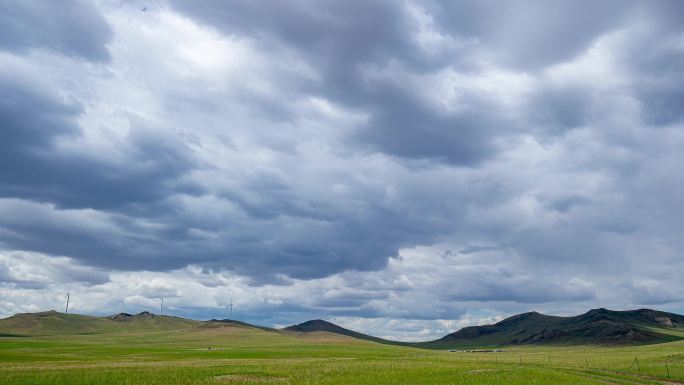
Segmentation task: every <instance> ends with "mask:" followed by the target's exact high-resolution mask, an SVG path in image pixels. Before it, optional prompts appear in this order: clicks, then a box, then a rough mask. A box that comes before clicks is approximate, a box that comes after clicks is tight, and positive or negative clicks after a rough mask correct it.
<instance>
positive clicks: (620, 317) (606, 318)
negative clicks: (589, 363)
mask: <svg viewBox="0 0 684 385" xmlns="http://www.w3.org/2000/svg"><path fill="white" fill-rule="evenodd" d="M671 330H684V316H680V315H678V314H673V313H666V312H660V311H655V310H648V309H640V310H630V311H611V310H607V309H594V310H590V311H588V312H587V313H585V314H581V315H578V316H574V317H557V316H549V315H544V314H540V313H537V312H530V313H523V314H519V315H516V316H513V317H509V318H507V319H505V320H503V321H501V322H498V323H496V324H494V325H484V326H471V327H466V328H463V329H461V330H459V331H457V332H455V333H451V334H449V335H447V336H445V337H443V338H440V339H438V340H435V341H430V342H425V343H421V344H418V346H420V347H428V348H448V347H465V346H497V345H499V346H500V345H519V344H580V343H581V344H648V343H659V342H667V341H673V340H677V339H680V337H677V336H674V335H671V334H669V333H668V332H669V331H671Z"/></svg>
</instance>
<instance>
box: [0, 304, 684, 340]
mask: <svg viewBox="0 0 684 385" xmlns="http://www.w3.org/2000/svg"><path fill="white" fill-rule="evenodd" d="M221 326H232V327H244V328H254V329H259V330H261V331H265V332H276V333H290V334H295V335H299V334H305V333H314V332H319V333H320V332H323V333H332V334H336V335H342V336H346V337H350V338H355V339H360V340H366V341H372V342H376V343H381V344H389V345H399V346H411V347H418V348H427V349H449V348H460V347H484V346H488V347H489V346H505V345H526V344H599V345H607V344H652V343H661V342H669V341H674V340H679V339H684V316H682V315H679V314H675V313H668V312H662V311H657V310H650V309H639V310H627V311H613V310H607V309H603V308H601V309H593V310H590V311H588V312H586V313H584V314H581V315H577V316H572V317H560V316H552V315H545V314H541V313H537V312H528V313H522V314H518V315H514V316H512V317H508V318H506V319H504V320H502V321H500V322H497V323H495V324H492V325H481V326H469V327H465V328H462V329H460V330H458V331H456V332H454V333H450V334H448V335H446V336H444V337H442V338H440V339H436V340H433V341H425V342H400V341H392V340H387V339H383V338H379V337H374V336H370V335H367V334H363V333H360V332H356V331H353V330H349V329H345V328H343V327H341V326H339V325H336V324H334V323H331V322H328V321H325V320H320V319H317V320H310V321H306V322H303V323H300V324H296V325H292V326H288V327H286V328H283V329H274V328H269V327H264V326H258V325H252V324H249V323H246V322H242V321H237V320H229V319H224V320H216V319H212V320H209V321H197V320H192V319H186V318H180V317H174V316H168V315H155V314H152V313H149V312H142V313H139V314H136V315H132V314H128V313H119V314H114V315H110V316H105V317H93V316H86V315H80V314H64V313H59V312H56V311H54V310H51V311H47V312H39V313H20V314H15V315H13V316H11V317H8V318H5V319H0V337H13V336H38V335H56V334H101V333H116V332H147V331H174V330H188V329H199V328H209V327H221Z"/></svg>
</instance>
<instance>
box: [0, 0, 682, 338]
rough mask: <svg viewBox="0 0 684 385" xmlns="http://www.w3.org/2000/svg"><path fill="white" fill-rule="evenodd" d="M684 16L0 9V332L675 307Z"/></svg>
mask: <svg viewBox="0 0 684 385" xmlns="http://www.w3.org/2000/svg"><path fill="white" fill-rule="evenodd" d="M682 11H683V10H682V5H681V3H680V2H678V1H659V2H640V1H634V2H631V1H630V2H624V1H620V2H611V1H608V2H601V3H600V4H595V2H589V1H586V2H585V1H580V2H577V1H567V2H566V1H561V2H553V3H549V4H541V5H540V4H539V3H538V2H525V1H523V2H517V3H514V4H513V3H509V2H503V1H488V2H481V1H477V2H475V1H473V2H471V1H459V2H440V1H425V2H412V1H411V2H409V1H407V2H404V3H396V2H389V1H387V2H386V1H375V2H370V3H369V2H365V1H364V2H360V1H359V2H357V1H346V2H334V1H322V2H321V1H315V2H314V1H305V0H301V1H294V2H291V3H290V4H289V5H288V7H285V8H283V7H281V6H279V5H278V2H274V3H273V4H270V5H268V6H265V5H264V4H263V3H261V4H259V5H258V6H257V5H256V4H255V3H254V2H250V1H234V2H223V3H216V2H213V1H197V2H192V3H188V2H176V1H161V2H152V3H149V4H130V3H128V4H121V3H119V2H116V1H98V2H94V3H91V2H88V1H83V2H71V3H69V4H68V5H56V4H54V3H52V2H35V3H31V5H27V4H25V3H23V2H9V3H4V4H3V5H1V6H0V25H2V27H0V32H1V33H0V36H2V37H1V38H0V90H2V91H0V121H1V122H2V124H1V125H0V135H2V140H0V293H2V297H3V301H2V303H3V304H2V305H0V306H1V307H0V314H5V315H9V314H11V313H13V312H18V311H34V310H38V309H46V308H51V307H57V306H59V305H58V304H59V301H60V297H59V295H55V296H54V298H53V297H51V296H45V293H46V292H50V293H55V292H63V291H66V290H70V291H71V292H73V293H77V298H79V297H80V298H82V301H83V302H81V303H80V304H79V302H78V301H76V302H75V303H74V306H75V309H79V306H80V310H82V311H84V312H93V313H97V314H105V313H108V312H113V311H123V310H126V309H129V308H139V309H143V308H144V309H146V308H147V307H152V308H154V307H156V305H154V304H155V303H156V302H155V301H156V298H157V297H160V296H164V297H168V298H173V299H171V300H170V301H171V302H169V303H170V304H172V303H174V302H175V305H170V306H175V311H176V312H177V313H178V314H182V315H188V316H195V317H209V316H219V315H220V314H222V313H221V310H220V309H221V307H222V306H224V305H225V300H226V296H229V295H230V293H231V292H232V293H233V294H234V295H236V297H237V301H238V304H239V305H240V306H239V308H241V309H242V311H243V312H242V313H241V314H242V316H243V318H245V319H249V320H252V321H254V322H262V323H268V324H272V325H275V324H277V325H284V324H288V323H291V322H295V321H297V322H299V321H302V320H303V319H304V318H307V317H313V316H318V317H335V319H336V320H338V321H339V322H341V323H343V324H345V325H347V326H354V327H356V328H357V329H363V330H366V331H372V332H375V333H376V334H379V335H385V336H395V337H400V338H406V339H419V338H423V337H426V336H437V335H439V334H440V333H444V332H447V331H449V330H450V329H453V328H457V327H459V326H464V325H466V324H468V323H477V322H481V321H483V320H485V321H491V320H495V319H497V317H500V316H501V315H503V314H511V313H514V312H518V311H524V310H530V309H536V310H547V311H552V312H559V313H573V312H575V311H582V310H585V308H586V307H591V306H599V305H600V306H608V307H634V306H650V307H653V306H657V307H660V308H663V309H668V310H674V311H684V303H682V302H681V298H678V297H677V296H676V293H677V292H681V291H682V290H683V289H684V286H682V284H681V283H680V282H679V280H678V279H677V277H681V276H682V274H684V258H683V257H682V255H681V250H682V249H684V247H683V246H684V239H682V236H681V234H682V233H683V230H684V220H682V217H681V215H678V214H679V213H681V212H683V211H684V205H683V204H682V200H681V199H680V196H682V195H684V182H682V181H681V178H678V177H677V175H678V170H679V168H681V165H682V164H684V155H683V153H682V152H681V151H680V149H681V148H682V146H683V145H684V108H683V107H682V105H683V102H684V94H683V93H682V91H681V90H682V89H684V78H683V75H682V74H684V28H682V23H681V20H680V19H681V18H680V17H679V16H678V15H680V14H682ZM46 15H50V16H49V17H47V16H46ZM44 20H49V22H44ZM201 293H205V294H201ZM199 297H201V298H204V300H203V302H202V303H197V301H196V299H197V298H199ZM381 330H385V331H381ZM383 333H384V334H383Z"/></svg>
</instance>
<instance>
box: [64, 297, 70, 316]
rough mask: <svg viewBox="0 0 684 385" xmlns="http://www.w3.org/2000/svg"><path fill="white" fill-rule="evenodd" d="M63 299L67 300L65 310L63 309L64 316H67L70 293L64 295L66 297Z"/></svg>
mask: <svg viewBox="0 0 684 385" xmlns="http://www.w3.org/2000/svg"><path fill="white" fill-rule="evenodd" d="M64 297H65V298H66V300H67V302H66V308H65V309H64V314H69V298H70V297H71V293H66V295H65V296H64Z"/></svg>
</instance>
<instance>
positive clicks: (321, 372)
mask: <svg viewBox="0 0 684 385" xmlns="http://www.w3.org/2000/svg"><path fill="white" fill-rule="evenodd" d="M673 333H674V332H673ZM504 349H505V350H506V351H505V352H503V353H465V352H461V353H458V352H446V351H431V350H422V349H415V348H407V347H397V346H388V345H380V344H376V343H373V342H367V341H360V340H354V339H351V338H347V337H343V336H337V335H333V334H329V333H324V332H316V333H307V334H298V333H283V332H269V331H263V330H258V329H253V328H248V327H240V326H231V325H205V326H201V327H194V326H188V328H186V329H180V330H174V331H145V332H128V333H120V332H114V333H104V334H78V335H61V336H31V337H0V384H3V385H10V384H65V385H66V384H160V385H162V384H163V385H174V384H262V383H263V384H272V383H273V384H478V385H480V384H532V383H534V384H553V385H558V384H624V385H635V384H679V383H684V340H683V341H677V342H670V343H664V344H657V345H646V346H637V347H592V346H566V347H563V346H555V347H529V346H528V347H510V348H504ZM635 358H638V365H637V364H636V362H635ZM632 364H633V365H632ZM630 366H631V368H630ZM668 372H669V375H668Z"/></svg>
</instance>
